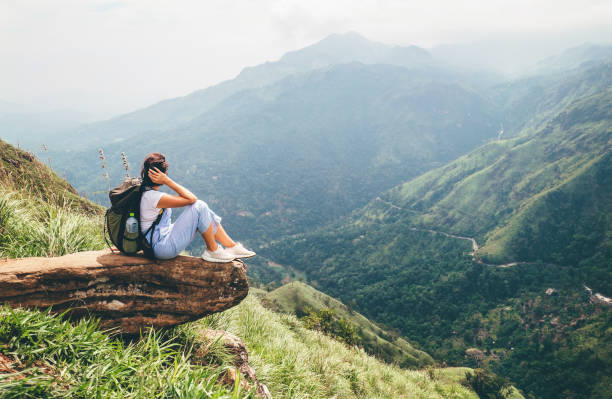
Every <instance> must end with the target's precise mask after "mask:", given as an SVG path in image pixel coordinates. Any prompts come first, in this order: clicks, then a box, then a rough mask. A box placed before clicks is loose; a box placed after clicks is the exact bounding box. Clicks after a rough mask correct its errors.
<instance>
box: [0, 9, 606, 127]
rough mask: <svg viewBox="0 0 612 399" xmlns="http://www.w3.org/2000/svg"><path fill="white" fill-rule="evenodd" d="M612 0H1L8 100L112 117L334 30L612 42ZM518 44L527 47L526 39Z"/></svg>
mask: <svg viewBox="0 0 612 399" xmlns="http://www.w3.org/2000/svg"><path fill="white" fill-rule="evenodd" d="M610 21H612V1H610V0H575V1H567V0H531V1H528V0H484V1H480V0H479V1H477V0H462V1H456V0H452V1H448V0H427V1H423V0H421V1H399V0H389V1H384V0H378V1H377V0H364V1H359V0H334V1H329V0H308V1H304V0H301V1H294V0H286V1H280V0H172V1H170V0H166V1H162V0H117V1H107V0H0V102H9V103H14V104H21V105H24V106H27V107H29V109H36V110H46V111H48V110H54V109H70V110H78V111H83V112H87V113H88V115H90V117H91V118H106V117H109V116H111V115H115V114H120V113H125V112H129V111H132V110H135V109H138V108H142V107H144V106H147V105H150V104H152V103H155V102H157V101H160V100H163V99H166V98H171V97H177V96H182V95H185V94H188V93H190V92H193V91H195V90H197V89H202V88H205V87H208V86H210V85H214V84H216V83H219V82H221V81H223V80H227V79H231V78H233V77H235V76H236V75H237V74H238V73H239V72H240V71H241V70H242V69H243V68H244V67H247V66H253V65H257V64H261V63H263V62H266V61H275V60H277V59H279V58H280V57H281V56H282V55H283V54H284V53H286V52H287V51H291V50H295V49H299V48H301V47H305V46H307V45H310V44H312V43H314V42H316V41H318V40H321V39H323V38H324V37H326V36H327V35H329V34H332V33H343V32H347V31H355V32H358V33H360V34H362V35H363V36H365V37H367V38H368V39H371V40H375V41H380V42H383V43H387V44H391V45H410V44H414V45H418V46H422V47H425V48H431V47H434V46H436V45H440V44H452V43H478V42H483V41H484V42H489V43H500V45H503V43H507V44H508V45H513V46H518V47H520V46H532V48H533V49H534V51H535V52H537V53H538V54H540V53H541V55H542V56H545V55H549V54H547V53H550V54H553V53H555V52H560V51H561V50H562V49H564V48H567V47H571V46H575V45H579V44H581V43H584V42H592V43H604V44H606V43H607V44H610V43H612V24H610ZM518 47H517V48H518Z"/></svg>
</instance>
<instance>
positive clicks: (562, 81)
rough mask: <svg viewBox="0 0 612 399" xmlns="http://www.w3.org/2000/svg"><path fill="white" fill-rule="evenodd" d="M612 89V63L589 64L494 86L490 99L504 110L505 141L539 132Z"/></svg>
mask: <svg viewBox="0 0 612 399" xmlns="http://www.w3.org/2000/svg"><path fill="white" fill-rule="evenodd" d="M611 85H612V61H610V60H608V61H597V62H586V63H584V64H583V65H581V66H580V67H577V68H575V69H571V70H567V71H562V72H555V73H550V74H540V75H535V76H529V77H524V78H520V79H515V80H511V81H507V82H504V83H500V84H496V85H494V86H492V87H491V88H490V89H489V91H488V92H487V93H488V96H489V97H490V98H491V99H492V101H494V103H495V104H496V105H497V106H498V107H499V108H500V114H501V115H502V117H501V118H500V120H501V121H502V122H503V125H502V129H503V137H504V138H506V137H509V136H514V135H516V134H518V133H520V132H522V131H523V130H524V129H529V130H530V131H536V130H539V129H541V128H543V127H544V126H545V125H546V123H548V121H549V120H550V119H551V118H553V117H554V116H555V115H557V114H558V113H559V112H561V111H563V109H565V108H566V107H568V106H570V105H571V104H572V103H573V102H575V101H577V100H579V99H581V98H584V97H587V96H590V95H593V94H596V93H598V92H600V91H602V90H606V89H607V88H609V87H610V86H611Z"/></svg>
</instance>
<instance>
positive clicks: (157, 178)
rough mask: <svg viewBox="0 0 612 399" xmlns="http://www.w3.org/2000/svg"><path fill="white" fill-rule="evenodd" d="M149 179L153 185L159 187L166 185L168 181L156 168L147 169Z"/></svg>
mask: <svg viewBox="0 0 612 399" xmlns="http://www.w3.org/2000/svg"><path fill="white" fill-rule="evenodd" d="M149 178H150V179H151V181H152V182H153V183H155V184H160V185H161V184H167V183H168V180H169V179H170V178H169V177H168V176H166V174H165V173H163V172H161V171H160V170H159V169H157V168H152V169H149Z"/></svg>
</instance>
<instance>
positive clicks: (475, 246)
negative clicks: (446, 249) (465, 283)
mask: <svg viewBox="0 0 612 399" xmlns="http://www.w3.org/2000/svg"><path fill="white" fill-rule="evenodd" d="M376 201H380V202H382V203H383V204H386V205H387V206H389V207H391V208H395V209H400V210H402V211H405V212H411V213H416V214H420V212H418V211H415V210H413V209H408V208H402V207H401V206H397V205H395V204H393V203H391V202H389V201H385V200H383V199H382V198H380V197H376ZM410 230H412V231H423V232H427V233H432V234H440V235H443V236H445V237H451V238H456V239H458V240H467V241H470V242H471V243H472V252H470V255H471V256H472V260H474V262H478V263H480V264H483V265H486V266H494V267H501V268H505V267H512V266H516V265H526V264H529V263H535V262H518V261H516V262H508V263H503V264H501V265H496V264H492V263H485V262H483V261H482V260H480V259H478V257H476V252H477V251H478V243H477V242H476V239H475V238H473V237H465V236H458V235H455V234H451V233H446V232H444V231H439V230H432V229H419V228H416V227H410Z"/></svg>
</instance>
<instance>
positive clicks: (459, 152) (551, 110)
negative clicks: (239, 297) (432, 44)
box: [0, 33, 612, 397]
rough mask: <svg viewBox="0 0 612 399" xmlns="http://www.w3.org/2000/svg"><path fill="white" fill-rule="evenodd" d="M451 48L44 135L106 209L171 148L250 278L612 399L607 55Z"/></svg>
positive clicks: (293, 66)
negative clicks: (479, 52) (533, 59)
mask: <svg viewBox="0 0 612 399" xmlns="http://www.w3.org/2000/svg"><path fill="white" fill-rule="evenodd" d="M451 50H452V51H451ZM455 50H457V49H454V50H453V49H449V48H438V49H436V50H435V51H434V50H432V51H431V52H428V51H425V50H423V49H420V48H418V47H414V46H412V47H397V46H395V47H393V46H387V45H384V44H381V43H374V42H371V41H368V40H367V39H365V38H363V37H361V36H359V35H358V34H355V33H349V34H344V35H332V36H330V37H328V38H326V39H324V40H322V41H320V42H318V43H316V44H314V45H312V46H309V47H306V48H304V49H301V50H297V51H294V52H290V53H287V54H286V55H285V56H283V57H282V58H281V59H280V60H278V61H276V62H270V63H265V64H262V65H258V66H256V67H251V68H245V69H244V70H243V71H242V72H241V73H240V74H239V75H238V76H237V77H236V78H235V79H233V80H229V81H226V82H222V83H220V84H218V85H215V86H212V87H209V88H206V89H203V90H198V91H196V92H193V93H191V94H189V95H187V96H184V97H180V98H175V99H168V100H165V101H162V102H159V103H157V104H154V105H152V106H150V107H147V108H144V109H142V110H138V111H136V112H132V113H129V114H125V115H121V116H118V117H115V118H111V119H109V120H107V121H101V122H96V123H90V124H86V125H80V126H78V127H76V128H70V129H66V130H65V131H62V132H59V133H53V135H52V136H49V135H48V134H46V135H45V136H44V137H45V140H47V139H48V140H50V141H49V142H48V143H46V144H47V146H48V147H49V149H50V151H49V156H50V158H51V160H52V162H53V167H54V169H55V170H56V171H57V172H58V173H59V174H60V175H63V176H66V178H67V179H68V180H69V181H70V182H71V183H72V184H73V185H74V186H75V187H76V188H77V189H78V190H79V192H83V193H85V194H86V195H87V196H88V197H89V198H91V199H94V200H95V201H97V202H99V203H102V204H106V196H107V191H108V185H109V184H110V185H111V186H115V185H118V184H119V182H120V181H121V180H122V179H123V177H124V175H125V173H126V172H125V171H124V170H123V169H122V165H121V161H120V154H121V152H125V154H126V155H127V157H128V159H129V161H130V164H131V168H130V171H129V173H130V174H132V175H138V174H139V163H140V162H141V160H142V159H143V157H144V155H145V154H147V153H148V152H151V151H159V152H163V153H164V154H165V155H166V156H167V158H168V160H169V162H170V169H169V172H168V173H169V174H170V175H171V176H172V177H173V178H175V179H176V180H177V181H179V182H181V183H184V184H185V185H186V186H187V187H189V188H190V189H192V191H194V193H195V194H196V195H198V197H199V198H201V199H203V200H205V201H207V202H208V203H209V204H210V205H211V207H212V208H213V209H215V211H216V212H217V213H219V214H220V215H221V216H222V217H223V220H224V221H223V223H224V225H225V226H227V228H228V230H229V231H231V232H232V233H233V235H234V236H235V237H237V238H238V239H240V240H242V241H245V242H247V243H248V244H249V245H250V246H253V247H254V248H255V250H257V251H258V252H259V253H260V254H261V255H263V256H260V257H257V258H255V259H254V260H253V261H252V265H253V266H254V267H253V268H252V269H250V270H249V273H250V274H251V277H253V278H254V281H256V282H257V283H258V284H262V285H263V286H270V287H274V286H275V285H277V284H278V283H279V282H280V281H283V280H284V279H286V278H291V277H295V276H296V275H300V276H301V278H304V279H306V280H307V281H308V282H309V283H311V284H313V285H314V286H316V287H317V288H319V289H322V290H324V291H325V292H327V293H329V294H332V295H335V296H337V297H339V298H340V299H342V300H343V301H344V302H346V303H348V302H351V301H353V302H354V303H355V305H356V306H357V308H358V309H359V311H360V312H361V313H363V314H365V315H367V316H369V317H371V318H373V319H374V320H376V321H378V322H380V323H384V324H385V325H386V326H388V327H391V328H395V329H397V330H398V331H400V332H401V333H402V335H403V336H404V337H406V338H407V339H413V340H414V341H413V342H416V343H418V344H419V345H420V346H421V347H424V348H426V349H427V351H428V353H431V354H432V355H433V356H434V357H435V358H436V359H437V360H442V359H444V360H446V361H449V362H453V363H456V364H469V365H470V366H472V367H475V366H483V367H487V368H490V369H494V370H496V371H497V372H499V373H501V374H502V375H511V376H512V378H513V381H515V382H517V384H518V386H519V387H523V388H525V389H527V390H528V392H529V393H534V394H536V395H538V396H539V397H559V396H560V395H561V396H563V395H565V394H567V395H569V396H568V397H572V396H571V395H574V394H579V393H580V392H587V391H589V392H591V393H593V395H595V396H593V397H598V396H596V394H597V393H598V392H603V393H604V395H603V396H600V397H605V393H607V391H606V388H605V380H604V379H603V377H602V376H604V375H605V370H609V368H610V364H611V362H610V361H609V354H610V350H609V343H608V341H609V340H608V341H606V339H605V337H603V336H602V334H603V333H602V331H605V329H603V330H602V328H601V326H602V325H606V323H608V322H609V320H610V313H611V312H610V309H609V308H606V307H603V306H599V305H595V304H594V303H593V302H592V301H591V300H590V297H588V298H586V299H585V297H584V292H583V291H584V290H583V288H582V285H583V284H587V283H588V285H589V286H594V287H595V288H596V289H598V290H600V291H602V292H603V294H607V295H610V294H612V292H610V291H609V284H606V283H603V282H605V281H610V280H609V279H610V275H609V271H610V263H609V259H610V258H609V253H610V248H612V247H611V246H610V225H611V224H610V209H609V206H610V203H612V202H611V201H610V182H609V177H607V176H609V170H610V149H611V145H612V143H611V142H610V137H612V122H611V116H610V112H609V109H610V104H611V97H610V88H611V87H612V46H586V45H585V46H580V47H577V48H573V49H569V50H567V51H566V52H564V53H562V54H560V55H558V56H555V57H550V58H547V59H545V60H543V61H541V62H539V63H537V64H534V66H533V67H532V68H531V69H530V70H529V74H526V75H524V76H522V77H517V78H512V79H508V78H505V77H503V76H502V75H500V74H499V73H497V72H496V71H495V70H491V69H488V68H487V67H485V66H482V67H480V68H474V66H473V65H467V64H466V63H464V62H459V61H458V58H457V57H456V51H455ZM444 54H447V55H446V56H444ZM451 54H455V55H453V56H451ZM459 58H461V57H459ZM452 61H454V62H452ZM118 95H120V94H118ZM0 120H1V119H0ZM12 131H13V132H15V131H16V130H12ZM21 134H24V133H20V135H21ZM20 135H19V137H17V135H16V134H13V135H11V134H8V135H4V134H3V138H7V139H8V140H9V141H12V142H15V140H16V139H18V138H20V139H22V138H23V136H20ZM41 136H42V133H41V134H40V136H36V135H32V136H30V140H31V141H30V143H33V142H34V141H35V140H40V139H41V138H42V137H41ZM100 148H102V149H103V150H104V152H105V153H106V158H107V162H108V166H109V167H108V169H107V170H106V171H108V172H109V173H110V177H111V181H110V182H107V181H106V180H105V179H104V178H103V176H102V174H103V173H104V171H103V170H102V169H101V163H100V161H99V159H98V153H97V151H98V149H100ZM45 155H46V154H45ZM45 158H46V157H45ZM453 235H454V236H453ZM457 237H459V238H457ZM467 237H469V238H474V239H475V240H476V241H478V243H479V244H481V247H482V245H483V244H484V247H483V249H482V250H481V251H480V252H479V251H476V252H475V253H472V252H474V248H473V247H471V244H470V243H469V242H468V240H467ZM191 250H192V251H193V253H196V254H197V253H198V252H199V251H200V250H201V248H200V247H198V244H196V245H195V246H194V247H192V248H191ZM479 250H480V248H479ZM471 253H472V254H471ZM270 262H271V263H273V264H275V265H277V266H276V267H274V268H273V267H270V266H269V265H270V264H271V263H270ZM501 262H507V264H503V265H502V263H501ZM500 265H501V266H503V267H498V266H500ZM508 265H509V266H508ZM552 287H554V288H555V290H558V291H555V292H560V293H559V294H558V295H556V296H554V297H552V296H550V295H549V296H545V295H548V294H543V292H545V290H546V289H548V288H552ZM608 325H609V324H608ZM585 342H589V345H590V346H587V345H586V344H585ZM606 345H608V346H606ZM474 348H477V349H478V350H479V351H481V352H482V353H483V356H484V357H483V358H482V359H484V360H482V359H481V360H478V361H479V362H482V363H478V364H476V363H474V362H475V360H474V359H472V358H470V357H469V356H468V355H467V353H468V350H471V349H474ZM515 348H516V351H515ZM513 351H515V352H513ZM469 353H473V351H472V352H469ZM602 353H603V354H604V355H603V357H602V356H599V354H602ZM485 355H486V356H485ZM543 359H545V361H544V360H543ZM585 359H586V360H585ZM606 359H607V360H606ZM582 360H585V362H584V363H581V362H582ZM546 367H550V370H552V371H550V372H547V370H546ZM525 368H527V371H528V372H526V369H525ZM568 370H569V372H568ZM601 370H603V372H602V371H601ZM547 373H548V374H547ZM568 373H569V374H571V375H570V376H568ZM544 375H547V376H548V379H547V380H546V381H543V380H542V376H544ZM602 381H603V382H602ZM575 397H578V396H575Z"/></svg>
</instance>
